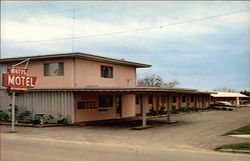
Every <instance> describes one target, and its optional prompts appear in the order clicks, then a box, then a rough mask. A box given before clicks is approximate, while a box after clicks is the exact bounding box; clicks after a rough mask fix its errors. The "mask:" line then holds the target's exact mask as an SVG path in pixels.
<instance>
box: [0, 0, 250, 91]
mask: <svg viewBox="0 0 250 161" xmlns="http://www.w3.org/2000/svg"><path fill="white" fill-rule="evenodd" d="M72 51H73V52H83V53H89V54H94V55H100V56H105V57H112V58H118V59H125V60H127V61H135V62H140V63H146V64H151V65H152V67H151V68H147V69H138V70H137V75H138V77H139V78H142V77H144V76H146V75H150V74H157V75H160V76H161V77H162V78H163V79H164V80H165V81H166V82H167V81H173V80H177V81H179V82H180V85H179V87H184V88H195V89H200V90H212V89H217V88H223V87H226V88H231V89H235V90H245V89H250V3H249V2H244V1H239V2H237V1H229V2H226V1H211V2H209V1H203V2H202V1H194V2H191V1H188V2H184V1H176V2H172V1H165V2H164V1H155V2H153V1H140V2H132V1H125V2H124V1H123V2H118V1H116V2H115V1H109V2H102V1H95V2H86V1H85V2H84V1H75V2H74V1H70V2H66V1H64V2H60V1H47V2H46V1H22V2H20V1H19V2H15V1H4V2H3V1H1V58H6V57H18V56H31V55H43V54H44V55H45V54H46V55H47V54H57V53H68V52H72Z"/></svg>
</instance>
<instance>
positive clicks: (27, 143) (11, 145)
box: [1, 137, 250, 161]
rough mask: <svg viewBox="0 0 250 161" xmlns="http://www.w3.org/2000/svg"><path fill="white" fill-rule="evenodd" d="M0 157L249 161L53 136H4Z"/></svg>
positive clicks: (5, 160) (19, 160) (14, 160)
mask: <svg viewBox="0 0 250 161" xmlns="http://www.w3.org/2000/svg"><path fill="white" fill-rule="evenodd" d="M1 154H2V155H1V161H108V160H114V161H128V160H131V161H132V160H133V161H182V160H183V161H249V159H250V156H249V155H239V154H230V153H219V152H212V151H206V150H201V149H199V150H198V149H193V150H191V149H186V150H185V149H169V148H154V147H150V146H147V147H141V146H137V145H130V146H123V145H119V144H94V143H91V144H89V143H87V142H75V141H63V140H53V139H47V140H46V139H45V140H44V139H37V138H36V139H34V138H33V139H32V138H31V139H22V138H19V137H8V139H6V138H4V139H3V141H2V150H1Z"/></svg>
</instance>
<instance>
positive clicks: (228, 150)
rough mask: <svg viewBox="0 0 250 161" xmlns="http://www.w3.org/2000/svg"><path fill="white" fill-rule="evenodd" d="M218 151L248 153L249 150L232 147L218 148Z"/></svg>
mask: <svg viewBox="0 0 250 161" xmlns="http://www.w3.org/2000/svg"><path fill="white" fill-rule="evenodd" d="M218 151H220V152H230V153H244V154H250V151H249V150H233V149H219V150H218Z"/></svg>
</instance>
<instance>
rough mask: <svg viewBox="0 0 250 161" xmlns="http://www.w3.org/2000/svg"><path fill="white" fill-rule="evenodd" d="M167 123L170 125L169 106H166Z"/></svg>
mask: <svg viewBox="0 0 250 161" xmlns="http://www.w3.org/2000/svg"><path fill="white" fill-rule="evenodd" d="M167 122H168V123H170V122H171V121H170V106H167Z"/></svg>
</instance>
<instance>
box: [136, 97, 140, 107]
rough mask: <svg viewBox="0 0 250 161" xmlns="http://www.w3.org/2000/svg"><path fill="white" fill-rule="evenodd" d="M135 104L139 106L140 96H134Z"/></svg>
mask: <svg viewBox="0 0 250 161" xmlns="http://www.w3.org/2000/svg"><path fill="white" fill-rule="evenodd" d="M136 104H137V105H139V104H140V96H136Z"/></svg>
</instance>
